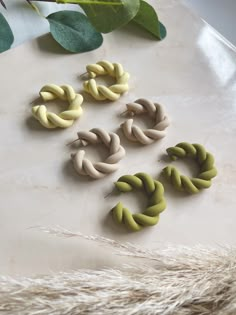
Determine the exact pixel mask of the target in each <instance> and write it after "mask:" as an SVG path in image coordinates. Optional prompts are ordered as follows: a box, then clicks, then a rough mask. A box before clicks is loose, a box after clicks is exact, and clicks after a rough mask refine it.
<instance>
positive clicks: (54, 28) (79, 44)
mask: <svg viewBox="0 0 236 315" xmlns="http://www.w3.org/2000/svg"><path fill="white" fill-rule="evenodd" d="M47 20H48V22H49V24H50V31H51V34H52V36H53V38H54V39H55V40H56V41H57V42H58V43H59V44H60V45H61V46H62V47H63V48H65V49H66V50H68V51H70V52H85V51H90V50H93V49H96V48H98V47H99V46H101V44H102V42H103V37H102V35H101V34H100V33H98V32H97V31H96V30H95V29H94V27H93V26H92V24H91V23H90V22H89V20H88V18H87V17H86V16H85V15H84V14H82V13H80V12H77V11H59V12H55V13H52V14H50V15H48V16H47Z"/></svg>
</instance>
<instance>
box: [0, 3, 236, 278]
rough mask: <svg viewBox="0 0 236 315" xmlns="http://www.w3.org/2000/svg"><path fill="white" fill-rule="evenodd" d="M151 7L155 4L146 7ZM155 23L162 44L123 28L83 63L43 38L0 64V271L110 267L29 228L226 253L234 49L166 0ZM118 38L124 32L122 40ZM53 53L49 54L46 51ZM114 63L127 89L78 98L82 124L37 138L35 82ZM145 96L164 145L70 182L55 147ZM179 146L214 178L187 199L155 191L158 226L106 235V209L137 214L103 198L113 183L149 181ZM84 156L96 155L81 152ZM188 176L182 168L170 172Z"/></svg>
mask: <svg viewBox="0 0 236 315" xmlns="http://www.w3.org/2000/svg"><path fill="white" fill-rule="evenodd" d="M152 3H153V4H154V5H155V6H156V5H157V2H156V1H154V0H153V1H152ZM158 4H159V12H160V14H159V16H160V18H161V20H162V21H163V23H164V24H165V25H166V26H167V30H168V36H167V38H166V39H165V40H164V41H162V42H156V41H153V40H152V39H151V38H150V37H148V36H146V35H145V34H144V33H142V32H139V33H136V32H135V30H134V29H133V28H131V27H128V28H127V29H126V32H125V33H124V31H121V30H120V31H116V32H114V33H113V34H109V35H106V36H105V40H104V44H103V46H102V47H101V48H99V49H98V50H96V51H92V52H89V53H85V54H75V55H73V54H67V53H65V52H64V51H63V50H62V49H60V47H57V46H48V45H46V44H47V43H48V42H50V40H51V39H50V37H49V36H48V35H44V36H43V37H40V38H37V39H35V40H33V41H29V42H27V43H26V44H24V45H21V46H19V47H18V48H15V49H11V50H10V51H8V52H5V53H3V54H1V56H0V68H1V73H2V74H4V75H1V85H0V97H1V106H0V117H1V124H0V143H1V147H0V150H1V152H0V177H1V181H0V200H1V206H0V238H1V240H2V241H1V244H0V257H1V259H0V273H1V274H10V275H15V274H23V275H28V274H36V273H45V272H49V271H52V270H53V271H57V270H69V269H75V268H77V267H85V266H86V267H94V266H104V265H110V264H114V263H115V262H116V263H117V258H115V259H114V256H112V255H111V254H110V253H109V252H106V251H105V250H104V249H101V248H97V246H95V245H93V244H88V243H87V242H82V241H79V240H75V239H66V240H62V239H58V238H56V237H52V236H48V235H46V234H44V233H42V232H38V231H36V230H35V229H33V228H30V227H32V226H36V225H41V226H55V225H60V226H63V227H65V228H67V229H71V230H74V231H80V232H82V233H85V234H90V235H91V234H92V235H93V234H99V235H102V236H106V237H110V238H114V239H117V240H120V241H130V242H134V243H137V244H143V245H145V246H149V247H154V246H158V245H162V244H164V243H166V242H171V243H174V244H189V245H192V244H197V243H202V244H219V243H220V244H222V243H227V244H231V245H233V244H234V245H235V236H236V229H235V227H236V223H235V219H236V214H235V202H236V194H235V188H236V182H235V175H236V162H235V153H236V150H235V136H236V127H235V126H236V124H235V123H236V110H235V108H236V101H235V100H236V61H235V60H236V59H235V57H236V53H235V49H234V48H233V47H232V46H230V45H229V44H228V43H226V42H224V40H223V39H222V38H221V37H220V36H219V35H218V34H217V33H215V31H214V30H213V29H212V28H211V27H210V26H209V25H207V24H205V23H204V22H203V21H201V20H200V19H199V18H198V17H197V16H195V15H194V14H193V13H191V12H190V11H189V10H188V9H187V8H186V7H184V6H182V5H181V3H180V2H179V1H177V0H169V1H166V0H162V1H159V2H158ZM124 34H125V35H124ZM53 47H54V48H53ZM100 59H108V60H111V61H119V62H121V63H122V64H123V65H124V67H125V68H126V69H127V70H128V71H129V72H130V73H131V80H130V85H131V89H130V92H129V93H128V94H126V95H125V96H123V97H122V98H121V99H120V100H119V101H118V102H116V103H111V104H109V103H108V104H98V103H96V102H94V101H92V100H91V99H89V98H87V100H86V102H85V103H84V105H83V106H84V115H83V116H82V117H81V119H80V120H79V121H78V122H76V123H75V124H74V125H73V127H71V128H69V129H66V130H55V131H48V130H45V129H43V128H41V126H40V125H39V124H38V123H37V121H35V120H34V119H33V118H32V117H31V113H30V111H31V106H32V105H31V104H30V102H31V101H32V100H33V99H34V98H35V97H37V93H38V91H39V89H40V88H41V86H42V85H44V84H45V83H47V82H53V83H57V84H62V83H68V84H72V85H73V86H74V87H75V88H76V90H77V91H79V90H80V88H81V86H82V82H81V80H80V78H79V75H80V74H81V73H83V72H84V69H85V65H86V64H87V63H91V62H96V61H98V60H100ZM138 97H149V98H151V99H153V100H158V101H159V102H161V103H162V104H164V105H165V106H166V110H167V112H168V113H169V115H170V116H171V118H172V125H171V127H170V128H169V130H168V136H167V137H166V138H165V139H163V140H162V141H160V142H159V143H156V144H154V145H151V146H147V147H139V146H136V145H130V143H128V142H127V141H126V140H125V139H124V138H123V137H121V139H122V143H123V145H124V146H125V148H126V150H127V156H126V157H125V159H124V160H123V161H122V162H121V163H120V169H119V171H117V172H116V173H114V174H113V175H111V176H108V177H106V178H104V179H102V180H98V181H90V180H86V179H85V178H81V177H80V176H77V175H76V174H75V172H74V170H73V167H72V165H71V163H70V153H71V152H72V151H73V149H72V148H70V147H68V146H66V144H67V143H68V142H69V141H71V140H73V139H74V138H75V137H76V131H77V130H87V129H90V128H92V127H101V126H102V127H105V128H106V129H108V130H111V131H116V130H117V128H118V127H119V125H120V123H121V122H122V121H123V118H122V117H120V116H119V114H120V113H121V112H122V111H123V110H124V108H125V104H126V103H127V102H128V101H133V100H135V99H136V98H138ZM180 141H189V142H199V143H202V144H203V145H205V146H206V148H207V149H208V150H209V151H210V152H212V153H213V154H214V155H215V157H216V165H217V168H218V170H219V175H218V177H217V178H216V179H215V180H214V182H213V185H212V187H211V188H210V189H209V190H208V191H204V192H202V193H200V194H198V195H195V196H184V195H181V194H179V193H175V192H174V191H173V189H171V187H169V186H168V185H167V186H166V198H167V202H168V207H167V209H166V211H165V212H163V214H162V215H161V219H160V223H159V224H158V225H157V226H154V227H152V228H146V229H144V230H143V231H141V232H139V233H127V232H126V230H125V229H122V228H119V227H117V226H116V225H115V224H114V223H113V221H112V220H111V218H110V216H109V210H110V209H111V207H112V206H113V205H115V204H116V203H117V202H118V201H119V200H122V201H123V202H124V203H125V204H126V205H127V206H130V208H132V209H136V210H137V211H141V210H142V206H143V205H144V203H143V200H142V198H141V197H138V199H137V198H136V197H137V195H135V194H129V195H127V196H124V195H121V196H118V197H115V196H111V197H109V198H106V199H104V196H105V195H106V194H107V193H108V192H109V191H110V190H111V188H112V183H113V182H114V181H115V180H116V179H118V177H119V176H120V175H122V174H126V173H130V174H133V173H135V172H137V171H144V172H149V173H150V174H151V175H152V176H154V177H156V178H158V177H159V174H160V172H161V169H162V168H163V167H164V166H165V165H166V164H167V162H166V161H164V159H162V161H160V162H159V161H158V160H159V159H160V158H161V157H162V156H163V154H164V153H165V149H166V148H167V147H169V146H172V145H175V144H176V143H178V142H180ZM86 152H87V153H88V154H91V153H94V156H93V158H94V159H99V158H101V157H102V156H104V154H105V153H104V152H103V151H101V152H99V153H98V154H97V153H95V150H94V149H93V148H92V147H91V148H88V149H86ZM176 164H177V165H178V166H179V167H180V169H181V170H182V171H185V172H186V173H187V174H191V172H192V170H191V168H189V167H188V166H186V164H184V163H182V162H179V163H176Z"/></svg>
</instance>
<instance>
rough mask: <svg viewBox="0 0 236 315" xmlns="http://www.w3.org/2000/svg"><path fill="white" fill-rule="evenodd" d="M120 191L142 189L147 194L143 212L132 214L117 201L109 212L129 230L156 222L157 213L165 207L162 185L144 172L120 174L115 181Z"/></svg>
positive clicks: (137, 229) (139, 228)
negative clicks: (145, 206) (146, 202)
mask: <svg viewBox="0 0 236 315" xmlns="http://www.w3.org/2000/svg"><path fill="white" fill-rule="evenodd" d="M115 186H116V188H117V189H118V190H119V191H120V192H129V191H132V190H133V189H136V190H141V189H143V190H144V191H145V192H146V194H147V196H148V206H147V208H146V209H145V210H144V212H143V213H137V214H136V213H135V214H132V213H131V212H130V211H129V210H128V209H127V208H124V206H123V204H122V203H121V202H119V203H118V204H117V205H116V206H115V207H114V208H112V210H111V212H112V215H113V219H114V220H115V221H116V222H117V223H119V224H125V225H126V226H127V228H128V229H130V230H131V231H139V230H141V229H142V228H143V227H145V226H152V225H155V224H157V223H158V221H159V214H160V213H161V212H162V211H163V210H164V209H165V208H166V201H165V198H164V187H163V185H162V184H161V183H160V182H159V181H157V180H154V179H153V178H152V177H151V176H149V175H148V174H145V173H137V174H135V175H124V176H121V177H120V178H119V179H118V181H117V182H116V183H115Z"/></svg>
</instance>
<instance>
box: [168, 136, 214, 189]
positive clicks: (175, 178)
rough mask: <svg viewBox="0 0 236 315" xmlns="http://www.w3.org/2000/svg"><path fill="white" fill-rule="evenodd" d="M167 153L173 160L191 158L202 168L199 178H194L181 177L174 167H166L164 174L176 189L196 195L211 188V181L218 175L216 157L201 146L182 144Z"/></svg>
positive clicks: (171, 148)
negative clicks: (215, 164) (215, 163)
mask: <svg viewBox="0 0 236 315" xmlns="http://www.w3.org/2000/svg"><path fill="white" fill-rule="evenodd" d="M166 151H167V154H168V155H169V157H170V158H171V159H172V160H177V159H178V158H184V157H190V158H193V159H195V160H196V162H197V163H198V164H199V167H200V171H199V174H198V176H197V177H194V178H189V177H187V176H184V175H181V174H180V172H179V171H178V170H177V169H176V168H175V167H174V166H170V165H169V166H167V167H165V168H164V169H163V173H164V175H165V177H166V178H167V179H168V180H169V181H170V182H171V184H172V185H173V186H174V187H175V188H176V189H178V190H181V191H186V192H188V193H190V194H195V193H198V192H199V191H200V190H201V189H205V188H209V187H210V186H211V179H212V178H214V177H215V176H216V175H217V170H216V168H215V166H214V157H213V155H212V154H211V153H209V152H207V151H206V150H205V148H204V147H203V146H202V145H201V144H190V143H187V142H182V143H179V144H177V145H176V146H175V147H170V148H168V149H167V150H166Z"/></svg>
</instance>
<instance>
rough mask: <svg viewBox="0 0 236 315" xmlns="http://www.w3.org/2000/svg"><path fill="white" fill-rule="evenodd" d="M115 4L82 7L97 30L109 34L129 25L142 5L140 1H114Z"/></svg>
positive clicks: (82, 5)
mask: <svg viewBox="0 0 236 315" xmlns="http://www.w3.org/2000/svg"><path fill="white" fill-rule="evenodd" d="M96 2H97V1H96ZM103 2H105V3H106V2H111V0H109V1H107V0H103ZM113 2H115V3H116V4H114V5H107V4H106V5H105V4H90V5H88V4H80V6H81V8H82V9H83V10H84V12H85V13H86V14H87V16H88V18H89V20H90V21H91V23H92V24H93V26H94V27H95V28H96V30H98V31H99V32H101V33H109V32H112V31H113V30H115V29H117V28H119V27H121V26H123V25H125V24H127V23H129V21H131V20H132V19H133V18H134V17H135V15H136V14H137V12H138V10H139V5H140V0H113ZM119 2H120V5H118V3H119Z"/></svg>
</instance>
